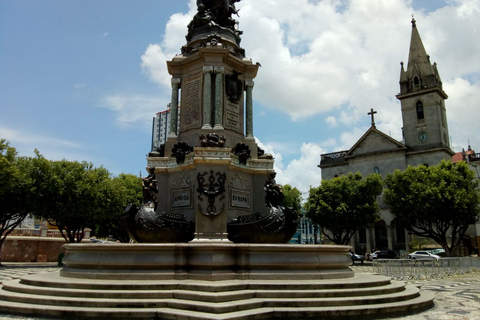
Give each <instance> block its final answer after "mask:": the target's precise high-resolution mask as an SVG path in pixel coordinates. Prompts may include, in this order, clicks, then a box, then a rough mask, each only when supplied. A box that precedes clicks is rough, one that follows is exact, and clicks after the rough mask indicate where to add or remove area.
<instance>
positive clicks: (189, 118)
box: [181, 75, 202, 130]
mask: <svg viewBox="0 0 480 320" xmlns="http://www.w3.org/2000/svg"><path fill="white" fill-rule="evenodd" d="M201 114H202V77H201V75H200V76H197V77H193V78H189V79H187V81H185V83H184V85H183V86H182V115H181V123H182V129H183V130H189V129H194V128H198V127H200V126H201V122H202V117H201Z"/></svg>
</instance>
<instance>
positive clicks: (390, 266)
mask: <svg viewBox="0 0 480 320" xmlns="http://www.w3.org/2000/svg"><path fill="white" fill-rule="evenodd" d="M472 271H480V258H476V257H460V258H441V259H438V260H436V259H433V260H412V259H379V260H375V261H374V262H373V272H374V273H379V274H381V275H385V276H389V277H392V278H394V279H396V280H404V281H405V280H420V279H429V278H443V277H446V276H451V275H455V274H463V273H468V272H472Z"/></svg>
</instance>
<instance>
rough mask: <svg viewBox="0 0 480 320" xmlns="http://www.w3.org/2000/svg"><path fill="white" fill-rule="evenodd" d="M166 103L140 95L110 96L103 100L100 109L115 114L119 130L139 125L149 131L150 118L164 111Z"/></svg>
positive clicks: (160, 99)
mask: <svg viewBox="0 0 480 320" xmlns="http://www.w3.org/2000/svg"><path fill="white" fill-rule="evenodd" d="M167 103H168V101H166V100H165V99H162V98H156V97H145V96H141V95H133V96H126V95H112V96H108V97H106V98H104V100H103V101H102V104H101V107H104V108H108V109H110V110H112V111H114V112H115V114H116V117H115V121H116V123H117V124H118V125H119V126H120V127H121V128H127V127H131V126H134V125H136V124H141V128H142V130H143V129H145V128H146V129H147V131H149V130H151V128H150V127H149V126H148V124H151V121H152V117H153V116H154V115H155V114H156V113H157V112H158V111H160V110H164V109H165V107H166V106H167Z"/></svg>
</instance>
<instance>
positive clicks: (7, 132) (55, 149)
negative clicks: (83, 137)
mask: <svg viewBox="0 0 480 320" xmlns="http://www.w3.org/2000/svg"><path fill="white" fill-rule="evenodd" d="M0 137H2V139H6V140H7V141H9V142H10V146H12V147H14V148H15V149H16V150H17V152H18V154H19V155H22V156H34V150H35V149H37V150H38V151H39V152H40V154H42V155H43V156H44V157H45V158H46V159H51V160H61V159H69V160H72V161H73V160H77V161H82V160H86V159H92V157H89V156H88V155H86V154H82V153H81V152H79V150H85V147H84V146H83V145H81V144H79V143H78V142H74V141H69V140H65V139H59V138H56V137H53V136H47V135H43V134H41V133H40V134H39V133H38V132H29V131H26V130H24V129H22V130H21V131H20V130H18V129H13V128H10V127H7V126H0ZM87 161H88V160H87Z"/></svg>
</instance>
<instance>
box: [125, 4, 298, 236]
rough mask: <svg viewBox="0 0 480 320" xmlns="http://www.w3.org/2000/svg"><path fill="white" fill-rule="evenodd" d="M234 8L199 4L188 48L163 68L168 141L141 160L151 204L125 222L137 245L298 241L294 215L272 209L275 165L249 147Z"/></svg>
mask: <svg viewBox="0 0 480 320" xmlns="http://www.w3.org/2000/svg"><path fill="white" fill-rule="evenodd" d="M235 2H238V1H197V7H198V12H197V14H196V15H195V16H194V18H193V19H192V21H191V22H190V24H189V25H188V34H187V36H186V38H187V44H186V45H185V46H183V47H182V48H181V54H178V55H177V56H175V57H174V58H173V59H172V60H171V61H168V62H167V66H168V72H169V73H170V74H171V76H172V95H171V106H172V109H171V118H170V136H169V137H168V138H167V140H166V143H165V144H164V146H162V147H161V148H160V149H161V151H160V152H152V153H150V154H149V157H148V158H147V161H148V168H149V170H153V171H152V172H154V174H155V177H156V184H157V186H158V189H159V190H158V193H157V194H158V196H157V197H156V202H155V205H154V206H152V205H151V206H148V205H144V206H143V207H141V208H137V207H134V206H131V207H129V208H127V210H126V212H125V213H126V225H127V227H128V230H129V233H130V235H131V237H132V238H133V239H134V240H135V241H136V242H140V243H172V242H188V241H191V240H195V241H199V240H204V241H205V240H208V241H213V240H215V241H232V242H235V243H286V242H288V241H289V240H290V239H291V237H292V236H293V235H294V234H295V232H296V228H297V213H296V212H294V211H293V210H291V209H289V208H285V207H283V206H282V203H281V201H279V199H280V198H281V197H283V194H282V192H281V187H280V186H278V185H277V184H276V182H275V179H274V171H273V163H274V160H273V158H272V157H271V156H270V155H268V154H267V155H266V154H264V152H263V150H261V149H260V148H259V147H258V145H257V144H256V143H255V138H254V135H253V97H252V94H253V87H254V81H253V80H254V78H255V76H256V74H257V71H258V68H259V64H253V63H252V60H251V59H247V58H246V57H245V50H244V49H243V48H242V47H241V46H240V40H241V39H240V34H241V33H242V32H241V31H239V30H238V29H237V25H238V23H237V21H236V20H235V19H234V18H233V16H234V15H235V14H237V9H236V7H235ZM180 105H181V113H179V108H180V107H179V106H180ZM178 124H179V127H178ZM152 168H153V169H152Z"/></svg>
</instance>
